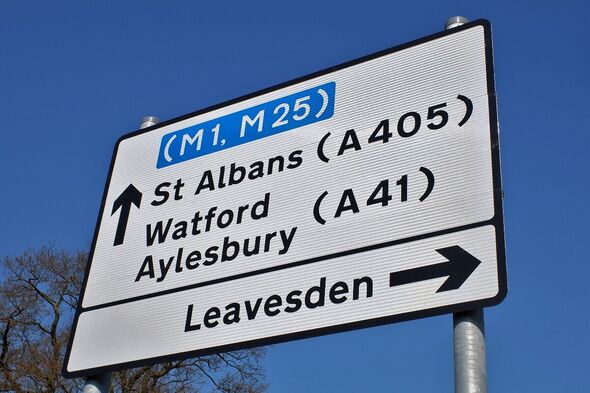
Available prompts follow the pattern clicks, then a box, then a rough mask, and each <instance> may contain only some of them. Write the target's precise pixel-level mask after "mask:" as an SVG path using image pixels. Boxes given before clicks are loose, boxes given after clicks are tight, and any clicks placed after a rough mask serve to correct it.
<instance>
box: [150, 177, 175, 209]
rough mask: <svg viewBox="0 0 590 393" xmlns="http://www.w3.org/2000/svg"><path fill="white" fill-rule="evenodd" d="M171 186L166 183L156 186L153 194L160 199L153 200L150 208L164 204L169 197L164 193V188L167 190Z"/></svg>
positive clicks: (166, 192) (167, 193)
mask: <svg viewBox="0 0 590 393" xmlns="http://www.w3.org/2000/svg"><path fill="white" fill-rule="evenodd" d="M171 185H172V184H171V183H169V182H167V181H166V182H164V183H161V184H158V186H157V187H156V190H155V191H154V194H156V196H157V197H162V199H160V200H159V201H158V200H155V199H154V200H153V201H152V206H160V205H162V204H164V203H166V201H167V200H168V198H169V197H170V193H169V192H168V191H166V190H165V188H168V187H170V186H171Z"/></svg>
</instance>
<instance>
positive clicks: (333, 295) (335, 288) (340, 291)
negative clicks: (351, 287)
mask: <svg viewBox="0 0 590 393" xmlns="http://www.w3.org/2000/svg"><path fill="white" fill-rule="evenodd" d="M347 293H348V285H346V283H345V282H343V281H338V282H337V283H336V284H334V285H332V288H330V301H331V302H332V303H334V304H339V303H344V302H345V301H346V299H347V297H346V296H341V297H338V296H339V295H346V294H347Z"/></svg>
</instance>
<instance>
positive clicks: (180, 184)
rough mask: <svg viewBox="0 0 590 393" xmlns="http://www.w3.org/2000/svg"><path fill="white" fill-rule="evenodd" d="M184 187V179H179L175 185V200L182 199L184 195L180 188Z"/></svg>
mask: <svg viewBox="0 0 590 393" xmlns="http://www.w3.org/2000/svg"><path fill="white" fill-rule="evenodd" d="M182 187H184V183H183V182H182V179H178V180H177V181H176V184H175V185H174V200H175V201H179V200H181V199H182V195H180V189H181V188H182Z"/></svg>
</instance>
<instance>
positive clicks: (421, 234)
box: [64, 21, 506, 376]
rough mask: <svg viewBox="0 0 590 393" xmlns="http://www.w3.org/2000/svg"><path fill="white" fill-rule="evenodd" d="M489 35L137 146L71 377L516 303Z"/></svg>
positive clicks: (334, 78)
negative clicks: (509, 297) (509, 275)
mask: <svg viewBox="0 0 590 393" xmlns="http://www.w3.org/2000/svg"><path fill="white" fill-rule="evenodd" d="M495 100H496V99H495V93H494V81H493V71H492V54H491V37H490V26H489V23H488V22H487V21H476V22H473V23H470V24H467V25H465V26H462V27H459V28H456V29H453V30H452V31H446V32H443V33H439V34H436V35H433V36H430V37H427V38H424V39H421V40H419V41H416V42H412V43H409V44H406V45H403V46H401V47H397V48H393V49H390V50H387V51H384V52H381V53H378V54H375V55H373V56H370V57H367V58H363V59H360V60H357V61H354V62H351V63H347V64H344V65H342V66H339V67H335V68H332V69H330V70H328V71H325V72H320V73H317V74H314V75H311V76H308V77H305V78H301V79H299V80H296V81H293V82H289V83H286V84H284V85H281V86H278V87H275V88H271V89H268V90H265V91H262V92H259V93H256V94H253V95H250V96H248V97H243V98H240V99H237V100H234V101H231V102H229V103H224V104H221V105H217V106H215V107H213V108H208V109H206V110H203V111H200V112H197V113H192V114H190V115H187V116H184V117H182V118H179V119H174V120H172V121H168V122H165V123H161V124H158V125H157V126H154V127H151V128H149V129H146V130H142V131H138V132H135V133H132V134H129V135H126V136H124V137H123V138H121V139H120V140H119V141H118V143H117V146H116V148H115V153H114V156H113V161H112V164H111V169H110V174H109V179H108V182H107V186H106V190H105V195H104V197H103V204H102V208H101V213H100V216H99V219H98V223H97V229H96V234H95V239H94V242H93V246H92V252H91V258H90V262H89V267H88V270H87V273H86V280H85V285H84V288H83V293H82V295H81V302H80V306H79V309H78V311H77V313H76V317H75V321H74V327H73V330H72V337H71V339H70V344H69V348H68V351H67V356H66V361H65V364H64V374H65V375H67V376H84V375H91V374H97V373H100V372H104V371H108V370H117V369H122V368H128V367H137V366H140V365H146V364H152V363H156V362H161V361H166V360H171V359H179V358H186V357H193V356H198V355H203V354H210V353H214V352H221V351H228V350H234V349H239V348H245V347H250V346H255V345H263V344H267V343H273V342H280V341H285V340H290V339H295V338H301V337H309V336H314V335H318V334H325V333H329V332H336V331H343V330H349V329H353V328H359V327H365V326H374V325H378V324H383V323H390V322H394V321H400V320H406V319H411V318H418V317H423V316H429V315H436V314H441V313H448V312H455V311H460V310H466V309H470V308H474V307H483V306H489V305H493V304H497V303H498V302H500V301H501V300H502V299H503V298H504V296H505V294H506V274H505V262H504V259H505V257H504V240H503V221H502V201H501V186H500V169H499V150H498V131H497V124H496V107H495Z"/></svg>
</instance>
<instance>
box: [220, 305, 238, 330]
mask: <svg viewBox="0 0 590 393" xmlns="http://www.w3.org/2000/svg"><path fill="white" fill-rule="evenodd" d="M225 310H226V311H227V312H226V314H225V315H224V317H223V323H225V324H226V325H231V324H232V323H238V322H240V304H239V303H230V304H228V305H227V306H225Z"/></svg>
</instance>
